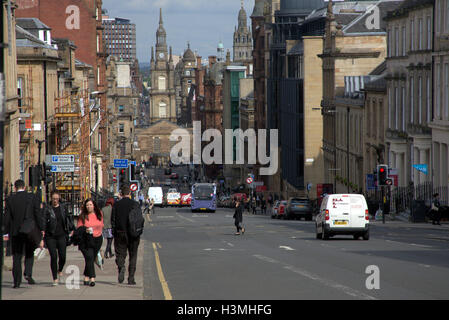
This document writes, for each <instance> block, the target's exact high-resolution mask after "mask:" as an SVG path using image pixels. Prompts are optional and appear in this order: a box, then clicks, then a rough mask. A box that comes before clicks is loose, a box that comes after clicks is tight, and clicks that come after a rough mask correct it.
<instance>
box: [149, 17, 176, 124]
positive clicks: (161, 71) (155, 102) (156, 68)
mask: <svg viewBox="0 0 449 320" xmlns="http://www.w3.org/2000/svg"><path fill="white" fill-rule="evenodd" d="M155 53H156V54H155ZM174 70H175V68H174V65H173V57H172V49H171V47H170V53H169V52H168V50H167V33H166V31H165V29H164V22H163V20H162V9H160V14H159V28H158V29H157V31H156V52H154V48H151V89H150V122H151V123H155V122H157V121H160V120H167V121H170V122H173V123H176V122H177V119H176V102H175V86H174Z"/></svg>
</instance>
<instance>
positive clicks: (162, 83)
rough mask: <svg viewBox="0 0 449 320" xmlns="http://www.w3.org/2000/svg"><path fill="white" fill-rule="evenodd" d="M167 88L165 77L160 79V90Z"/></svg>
mask: <svg viewBox="0 0 449 320" xmlns="http://www.w3.org/2000/svg"><path fill="white" fill-rule="evenodd" d="M166 89H167V86H166V81H165V77H159V90H166Z"/></svg>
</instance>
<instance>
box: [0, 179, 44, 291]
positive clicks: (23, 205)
mask: <svg viewBox="0 0 449 320" xmlns="http://www.w3.org/2000/svg"><path fill="white" fill-rule="evenodd" d="M14 187H15V189H16V194H14V195H12V196H10V197H9V198H8V199H7V200H6V206H5V231H6V232H8V233H9V237H10V239H11V249H12V256H13V270H12V274H13V278H14V288H19V287H20V284H21V283H22V257H23V253H24V252H25V272H24V276H25V279H26V280H27V281H28V283H29V284H35V281H34V280H33V278H32V273H33V264H34V250H35V249H36V248H35V245H34V244H33V243H32V242H31V241H29V240H28V238H27V236H26V235H24V234H22V233H20V232H19V230H20V227H21V226H22V224H23V222H24V219H25V213H26V210H27V207H28V206H30V207H31V208H32V216H33V218H34V222H35V224H36V225H37V227H38V228H39V230H40V231H41V233H42V237H43V236H44V234H45V232H44V219H43V216H42V210H41V202H40V199H37V198H36V197H35V196H34V195H33V194H32V193H28V192H26V191H25V182H23V181H22V180H17V181H16V182H15V183H14ZM40 247H41V248H43V247H44V242H43V241H41V243H40Z"/></svg>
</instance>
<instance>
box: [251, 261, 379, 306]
mask: <svg viewBox="0 0 449 320" xmlns="http://www.w3.org/2000/svg"><path fill="white" fill-rule="evenodd" d="M253 257H256V258H257V259H260V260H262V261H266V262H270V263H274V264H283V263H282V262H280V261H277V260H274V259H271V258H269V257H265V256H263V255H253ZM283 268H284V269H286V270H289V271H292V272H294V273H297V274H300V275H302V276H303V277H306V278H309V279H311V280H314V281H318V282H319V283H321V284H323V285H325V286H327V287H331V288H334V289H336V290H339V291H342V292H344V293H345V294H347V295H349V296H352V297H356V298H360V299H364V300H377V299H376V298H375V297H372V296H369V295H367V294H364V293H363V292H360V291H357V290H355V289H352V288H350V287H347V286H344V285H342V284H339V283H337V282H335V281H332V280H327V279H324V278H321V277H320V276H318V275H315V274H313V273H310V272H308V271H306V270H303V269H300V268H297V267H294V266H291V265H288V264H285V265H284V267H283Z"/></svg>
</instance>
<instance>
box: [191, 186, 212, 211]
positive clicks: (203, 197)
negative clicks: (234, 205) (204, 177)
mask: <svg viewBox="0 0 449 320" xmlns="http://www.w3.org/2000/svg"><path fill="white" fill-rule="evenodd" d="M191 209H192V212H195V211H211V212H215V210H217V186H216V185H215V184H213V183H195V184H194V185H193V186H192V201H191Z"/></svg>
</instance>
